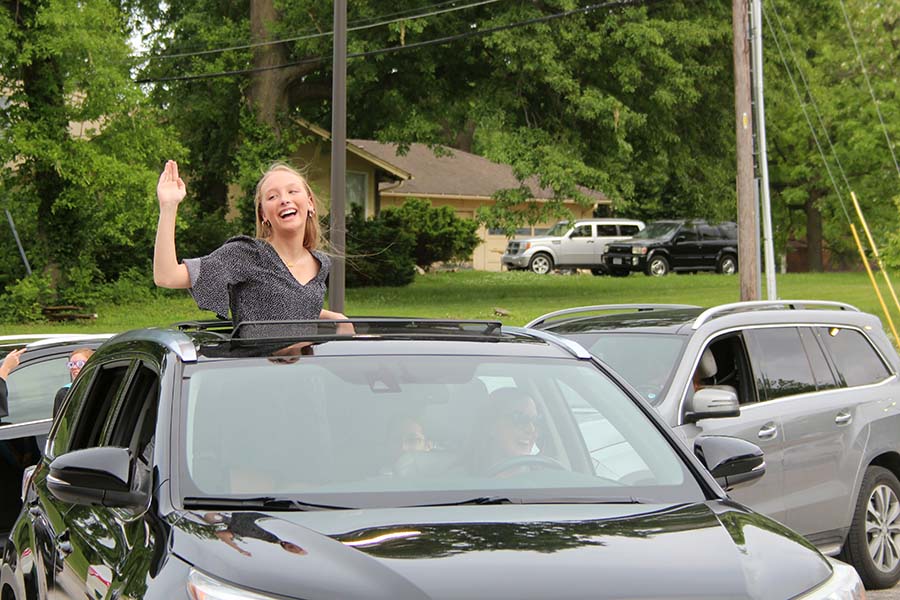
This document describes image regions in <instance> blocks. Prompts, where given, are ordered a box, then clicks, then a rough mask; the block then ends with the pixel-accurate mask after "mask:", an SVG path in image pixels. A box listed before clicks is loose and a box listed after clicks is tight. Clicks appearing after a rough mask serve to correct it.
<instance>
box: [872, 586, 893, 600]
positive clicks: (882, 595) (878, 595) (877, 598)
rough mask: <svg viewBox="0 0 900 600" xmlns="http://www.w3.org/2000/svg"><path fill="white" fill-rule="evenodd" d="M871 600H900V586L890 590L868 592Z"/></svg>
mask: <svg viewBox="0 0 900 600" xmlns="http://www.w3.org/2000/svg"><path fill="white" fill-rule="evenodd" d="M866 598H868V599H869V600H900V584H898V586H896V587H894V588H892V589H889V590H879V591H877V592H875V591H872V592H866Z"/></svg>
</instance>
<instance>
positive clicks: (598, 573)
mask: <svg viewBox="0 0 900 600" xmlns="http://www.w3.org/2000/svg"><path fill="white" fill-rule="evenodd" d="M210 514H211V513H209V512H205V513H203V512H193V513H186V514H184V516H183V518H182V519H180V520H179V521H178V523H176V525H175V531H174V535H173V540H172V543H173V551H174V552H175V554H177V555H178V556H179V557H181V558H182V559H183V560H185V561H186V562H188V563H190V564H192V565H193V566H195V567H196V568H197V569H199V570H201V571H203V572H205V573H207V574H208V575H211V576H213V577H216V578H218V579H221V580H224V581H226V582H230V583H233V584H235V585H239V586H241V587H246V588H251V589H255V590H258V591H262V592H268V593H274V594H279V595H283V596H286V597H293V598H304V599H306V600H317V599H319V598H338V597H339V598H385V599H387V598H404V599H407V598H408V599H419V598H421V599H435V600H437V599H450V598H472V597H479V598H517V599H521V598H561V599H568V598H572V599H574V598H587V597H591V598H597V599H606V598H608V599H612V598H616V599H638V598H640V599H651V598H674V597H678V598H693V599H701V598H731V599H735V600H736V599H740V598H747V599H763V598H765V599H767V600H770V599H779V598H785V599H786V598H792V597H794V596H796V595H798V594H800V593H802V592H804V591H807V590H809V589H811V588H813V587H815V586H816V585H818V584H820V583H821V582H823V581H824V580H825V579H826V578H827V577H828V576H829V575H830V573H831V567H830V566H829V564H828V563H827V561H826V560H825V559H824V558H823V557H822V556H821V555H820V554H819V553H818V552H817V551H816V550H815V549H814V548H813V547H812V546H810V545H809V544H808V543H807V542H805V541H803V540H802V538H800V537H799V536H797V535H796V534H794V533H792V532H790V531H789V530H787V529H786V528H784V527H783V526H781V525H779V524H778V523H776V522H774V521H772V520H771V519H768V518H766V517H763V516H761V515H758V514H755V513H753V512H751V511H749V510H747V509H745V508H743V507H741V506H739V505H735V504H731V503H730V502H722V501H710V502H706V503H699V504H691V505H680V506H661V505H590V506H587V505H502V506H452V507H430V508H407V509H376V510H342V511H317V512H272V513H263V512H240V513H238V512H233V513H227V512H226V513H214V514H216V515H219V516H218V517H217V518H215V519H214V518H210V516H209V515H210ZM204 515H205V519H204ZM216 520H220V522H218V523H212V524H211V523H209V522H208V521H216ZM229 530H230V532H229Z"/></svg>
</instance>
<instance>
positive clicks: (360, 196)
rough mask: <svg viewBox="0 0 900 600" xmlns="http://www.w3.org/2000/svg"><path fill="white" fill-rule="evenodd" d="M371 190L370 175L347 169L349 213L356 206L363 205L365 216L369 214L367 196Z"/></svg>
mask: <svg viewBox="0 0 900 600" xmlns="http://www.w3.org/2000/svg"><path fill="white" fill-rule="evenodd" d="M368 190H369V176H368V175H367V174H366V173H359V172H356V171H347V214H348V215H349V214H350V211H351V210H353V207H354V206H361V207H362V210H363V216H368V211H367V210H366V198H367V197H368V193H367V192H368Z"/></svg>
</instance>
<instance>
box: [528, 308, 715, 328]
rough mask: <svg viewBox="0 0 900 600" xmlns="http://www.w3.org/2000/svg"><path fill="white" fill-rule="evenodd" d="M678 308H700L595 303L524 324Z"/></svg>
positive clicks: (542, 316)
mask: <svg viewBox="0 0 900 600" xmlns="http://www.w3.org/2000/svg"><path fill="white" fill-rule="evenodd" d="M679 308H700V307H699V306H696V305H693V304H596V305H593V306H578V307H575V308H565V309H563V310H557V311H554V312H551V313H547V314H545V315H541V316H540V317H537V318H536V319H533V320H532V321H530V322H529V323H528V324H526V325H525V327H527V328H532V329H533V328H537V327H539V326H541V325H544V324H545V323H546V322H547V321H549V320H550V319H555V318H557V317H565V316H571V315H577V314H582V313H592V312H602V311H613V310H616V311H627V310H633V311H635V312H647V311H652V310H676V309H679Z"/></svg>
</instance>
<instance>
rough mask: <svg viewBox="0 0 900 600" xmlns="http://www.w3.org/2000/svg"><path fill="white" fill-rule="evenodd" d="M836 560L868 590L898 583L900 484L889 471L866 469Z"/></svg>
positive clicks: (871, 467)
mask: <svg viewBox="0 0 900 600" xmlns="http://www.w3.org/2000/svg"><path fill="white" fill-rule="evenodd" d="M839 558H840V559H841V560H843V561H845V562H848V563H850V564H851V565H853V566H854V567H855V568H856V572H857V573H859V576H860V578H861V579H862V581H863V583H864V584H865V586H866V588H867V589H870V590H872V589H884V588H889V587H893V586H894V585H895V584H896V583H897V582H898V581H900V481H898V480H897V477H896V476H895V475H894V474H893V473H892V472H891V471H889V470H888V469H885V468H884V467H879V466H875V465H872V466H870V467H869V468H867V469H866V472H865V474H864V475H863V480H862V484H861V485H860V489H859V496H858V497H857V498H856V504H855V506H854V508H853V521H852V523H851V524H850V532H849V533H848V534H847V539H846V540H845V541H844V547H843V548H842V549H841V555H840V557H839Z"/></svg>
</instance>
